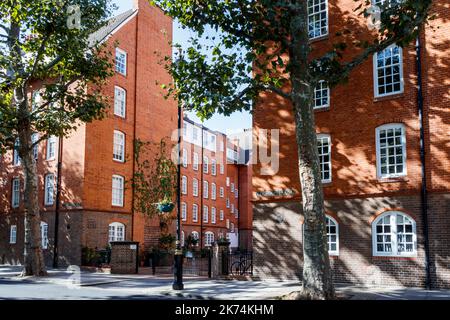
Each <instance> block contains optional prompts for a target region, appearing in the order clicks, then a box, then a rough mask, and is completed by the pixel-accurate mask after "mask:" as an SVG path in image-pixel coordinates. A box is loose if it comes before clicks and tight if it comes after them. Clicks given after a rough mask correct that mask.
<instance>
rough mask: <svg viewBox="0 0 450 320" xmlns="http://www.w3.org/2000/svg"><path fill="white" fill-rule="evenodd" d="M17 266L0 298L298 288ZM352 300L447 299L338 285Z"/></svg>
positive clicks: (252, 295)
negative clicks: (33, 272)
mask: <svg viewBox="0 0 450 320" xmlns="http://www.w3.org/2000/svg"><path fill="white" fill-rule="evenodd" d="M19 273H20V268H17V267H6V266H0V299H73V300H80V299H82V300H83V299H90V300H95V299H99V300H104V299H180V298H181V299H205V300H209V299H218V300H221V299H227V300H266V299H274V298H276V297H278V296H281V295H285V294H288V293H290V292H292V291H296V290H299V289H300V284H299V282H297V281H236V280H210V279H206V278H200V277H186V278H185V279H184V285H185V289H184V290H183V291H174V290H172V281H173V280H172V276H171V275H167V276H157V277H156V276H152V275H126V276H124V275H111V274H101V273H90V272H76V269H74V270H72V271H71V270H69V271H67V270H50V271H49V276H48V277H44V278H36V277H18V274H19ZM336 290H337V293H338V295H340V296H342V297H344V298H345V299H352V300H426V299H445V300H450V291H426V290H422V289H417V288H408V289H405V288H364V287H355V286H343V285H338V286H337V288H336Z"/></svg>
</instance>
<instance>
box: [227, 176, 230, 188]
mask: <svg viewBox="0 0 450 320" xmlns="http://www.w3.org/2000/svg"><path fill="white" fill-rule="evenodd" d="M226 182H227V187H229V186H230V178H229V177H227V180H226Z"/></svg>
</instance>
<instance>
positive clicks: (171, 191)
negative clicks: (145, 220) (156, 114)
mask: <svg viewBox="0 0 450 320" xmlns="http://www.w3.org/2000/svg"><path fill="white" fill-rule="evenodd" d="M134 150H135V152H134V161H135V163H136V169H135V172H134V174H133V180H132V186H133V189H134V192H135V201H134V203H135V210H136V211H138V212H141V213H143V214H145V215H147V216H149V217H153V216H154V215H156V214H157V213H158V210H156V205H157V204H158V203H160V202H163V201H166V202H173V198H174V196H175V193H176V189H177V167H176V165H175V164H174V163H173V162H172V160H171V159H170V154H169V153H168V150H167V144H166V141H165V140H164V139H162V140H161V141H160V142H159V143H151V142H144V141H141V140H136V141H135V143H134Z"/></svg>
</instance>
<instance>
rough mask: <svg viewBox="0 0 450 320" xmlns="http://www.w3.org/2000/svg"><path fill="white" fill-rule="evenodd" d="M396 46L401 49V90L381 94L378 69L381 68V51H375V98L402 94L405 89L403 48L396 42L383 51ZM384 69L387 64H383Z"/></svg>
mask: <svg viewBox="0 0 450 320" xmlns="http://www.w3.org/2000/svg"><path fill="white" fill-rule="evenodd" d="M394 47H398V49H399V57H400V61H399V72H400V90H399V91H393V92H389V93H386V92H385V93H383V94H380V93H379V88H378V86H379V83H378V81H379V79H378V70H379V69H380V68H378V55H379V52H377V53H375V54H374V55H373V81H374V95H375V98H381V97H388V96H392V95H397V94H402V93H403V92H404V90H405V88H404V87H405V81H404V77H403V76H404V75H403V49H402V48H401V47H399V46H397V45H395V44H393V45H390V46H389V47H387V48H386V49H384V50H383V52H385V51H386V50H392V49H393V48H394ZM391 66H392V68H393V64H391ZM383 68H384V69H386V66H383Z"/></svg>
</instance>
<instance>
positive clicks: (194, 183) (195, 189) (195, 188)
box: [192, 178, 198, 197]
mask: <svg viewBox="0 0 450 320" xmlns="http://www.w3.org/2000/svg"><path fill="white" fill-rule="evenodd" d="M192 195H193V196H194V197H198V180H197V179H195V178H194V180H192Z"/></svg>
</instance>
